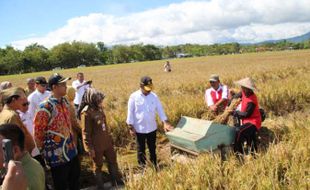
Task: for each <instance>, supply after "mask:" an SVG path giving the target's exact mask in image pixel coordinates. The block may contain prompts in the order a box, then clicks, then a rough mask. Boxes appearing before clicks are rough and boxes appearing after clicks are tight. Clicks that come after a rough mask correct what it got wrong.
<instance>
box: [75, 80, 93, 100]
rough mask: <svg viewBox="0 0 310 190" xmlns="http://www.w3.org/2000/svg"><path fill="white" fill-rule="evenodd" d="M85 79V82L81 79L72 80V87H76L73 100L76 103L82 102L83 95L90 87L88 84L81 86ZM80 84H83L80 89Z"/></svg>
mask: <svg viewBox="0 0 310 190" xmlns="http://www.w3.org/2000/svg"><path fill="white" fill-rule="evenodd" d="M84 82H85V80H84V81H83V82H80V81H79V80H75V81H73V82H72V87H73V88H74V89H75V97H74V100H73V103H74V104H77V105H80V104H81V102H82V97H83V95H84V93H85V91H86V90H87V89H88V88H89V87H90V86H89V85H88V84H87V85H84V86H81V85H82V84H84ZM78 86H81V87H80V88H79V89H78Z"/></svg>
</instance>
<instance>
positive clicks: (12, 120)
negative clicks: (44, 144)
mask: <svg viewBox="0 0 310 190" xmlns="http://www.w3.org/2000/svg"><path fill="white" fill-rule="evenodd" d="M2 124H15V125H17V126H18V127H19V128H20V129H21V130H22V131H23V132H24V135H25V150H27V151H28V152H30V153H31V152H32V149H33V148H34V141H33V138H32V136H31V134H30V133H29V131H28V130H27V128H26V127H25V125H24V124H23V122H22V120H21V119H20V117H19V115H18V113H17V112H16V111H14V110H12V109H10V108H9V107H8V106H6V105H5V106H4V107H3V110H2V112H1V113H0V125H2Z"/></svg>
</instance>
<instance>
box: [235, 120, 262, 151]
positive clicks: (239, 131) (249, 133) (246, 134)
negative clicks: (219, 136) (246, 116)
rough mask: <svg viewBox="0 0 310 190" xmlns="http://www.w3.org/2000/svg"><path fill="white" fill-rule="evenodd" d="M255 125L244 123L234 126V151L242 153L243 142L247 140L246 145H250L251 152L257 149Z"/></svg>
mask: <svg viewBox="0 0 310 190" xmlns="http://www.w3.org/2000/svg"><path fill="white" fill-rule="evenodd" d="M256 131H257V129H256V127H255V125H253V124H251V123H245V124H243V125H241V126H240V127H236V138H235V146H234V151H235V152H236V153H240V154H244V147H243V145H244V142H247V147H250V151H251V152H252V153H254V152H256V151H257V143H256Z"/></svg>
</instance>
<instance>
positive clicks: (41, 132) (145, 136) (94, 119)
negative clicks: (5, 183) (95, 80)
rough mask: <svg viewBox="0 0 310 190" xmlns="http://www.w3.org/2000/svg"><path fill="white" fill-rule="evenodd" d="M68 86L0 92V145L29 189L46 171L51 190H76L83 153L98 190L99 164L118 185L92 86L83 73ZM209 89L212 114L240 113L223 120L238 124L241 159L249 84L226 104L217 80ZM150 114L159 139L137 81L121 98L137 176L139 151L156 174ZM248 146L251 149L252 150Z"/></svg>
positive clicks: (143, 86)
mask: <svg viewBox="0 0 310 190" xmlns="http://www.w3.org/2000/svg"><path fill="white" fill-rule="evenodd" d="M69 80H71V78H69V77H64V76H62V75H60V74H58V73H55V74H53V75H52V76H50V78H49V79H48V80H46V79H45V78H44V77H37V78H35V79H28V80H27V88H26V89H22V88H20V87H12V85H11V86H10V87H8V88H6V89H2V90H1V92H0V96H1V104H2V105H3V108H2V110H1V113H0V125H1V126H0V139H1V138H2V139H3V138H8V139H10V140H12V142H13V154H14V160H17V161H21V163H22V164H21V165H22V169H23V171H24V172H23V173H24V174H25V176H26V179H27V184H28V185H27V186H28V188H29V189H45V188H47V189H48V188H49V187H48V184H47V183H46V182H45V172H44V171H46V170H47V169H49V170H50V171H51V174H52V179H53V184H54V188H55V189H57V190H58V189H67V188H69V189H79V177H80V170H81V167H80V159H79V151H82V150H83V148H84V149H85V151H86V152H87V153H88V155H89V156H90V158H91V159H92V160H93V171H94V175H95V179H96V182H97V187H98V189H103V181H102V173H101V168H102V166H103V162H104V157H105V160H106V162H107V164H108V170H109V173H110V176H111V179H112V182H113V184H114V185H119V184H123V179H122V175H121V172H120V170H119V167H118V164H117V158H116V152H115V149H114V146H113V140H112V137H111V134H110V130H109V126H108V124H107V118H106V115H105V110H104V109H103V107H102V102H103V100H104V98H105V94H104V93H102V92H101V91H99V90H97V89H95V88H93V87H92V81H86V80H85V79H84V74H83V73H78V74H77V79H76V80H75V81H73V82H72V86H68V87H67V82H68V81H69ZM209 82H210V85H211V88H210V89H207V90H206V92H205V101H206V104H207V105H208V107H209V108H210V110H211V111H212V112H214V113H216V114H220V113H221V112H222V111H223V110H225V109H226V107H227V105H228V104H229V99H232V98H241V99H242V101H241V104H240V108H239V109H238V110H231V114H232V115H234V116H235V117H238V118H239V119H240V121H241V122H240V123H241V124H240V125H239V126H238V129H237V130H236V131H237V133H236V140H235V151H236V152H239V153H242V151H243V150H242V145H243V142H244V141H245V140H246V141H248V142H249V143H252V142H254V141H253V140H254V138H255V135H256V131H257V130H259V128H260V126H261V120H260V115H259V110H258V109H259V105H258V101H257V97H256V95H255V93H254V92H255V89H256V88H255V85H254V83H253V81H252V80H251V79H250V78H246V79H242V80H240V81H237V82H236V83H237V84H239V85H240V86H241V89H242V91H241V92H240V93H236V94H235V96H234V97H229V94H230V93H229V90H228V88H227V86H225V85H222V84H221V82H220V80H219V76H218V75H212V76H211V77H210V80H209ZM156 114H158V116H159V118H160V120H161V122H162V123H163V126H164V130H165V131H170V130H172V129H173V127H172V126H171V125H170V124H169V122H168V118H167V116H166V114H165V112H164V109H163V106H162V104H161V102H160V100H159V97H158V96H157V95H156V93H154V92H153V80H152V78H150V77H149V76H144V77H142V78H141V79H140V82H139V89H138V90H137V91H135V92H133V93H132V94H131V95H130V97H129V100H128V112H127V119H126V123H127V125H128V129H129V132H130V134H131V135H132V136H134V137H135V139H136V142H137V143H136V144H137V158H138V163H139V165H140V166H141V168H145V167H146V164H147V162H146V160H147V159H146V145H147V146H148V149H149V153H150V159H149V160H150V161H151V163H152V164H153V166H154V168H155V169H157V157H156V133H157V123H156ZM80 139H81V141H82V143H81V142H80V141H79V140H80ZM82 144H83V145H82ZM253 145H254V147H255V142H254V144H253ZM81 146H82V148H81ZM0 154H1V152H0ZM0 157H1V156H0ZM0 164H1V163H0ZM9 165H10V164H9ZM11 165H12V164H11ZM34 176H35V177H34Z"/></svg>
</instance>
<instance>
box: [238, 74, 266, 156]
mask: <svg viewBox="0 0 310 190" xmlns="http://www.w3.org/2000/svg"><path fill="white" fill-rule="evenodd" d="M235 84H237V85H239V86H241V92H240V93H239V94H237V95H236V96H235V97H234V98H241V103H240V104H241V110H240V111H233V116H234V117H236V118H238V120H241V123H240V125H238V126H237V128H236V138H235V144H234V151H235V152H237V153H241V154H243V153H244V150H243V144H244V142H245V141H246V142H247V144H248V146H249V147H251V151H252V152H253V151H256V150H257V144H256V133H257V131H259V129H260V128H261V123H262V121H261V114H260V110H259V104H258V99H257V96H256V94H255V93H254V92H255V91H256V90H257V89H256V86H255V84H254V81H253V80H252V79H251V78H244V79H241V80H239V81H236V82H235Z"/></svg>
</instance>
